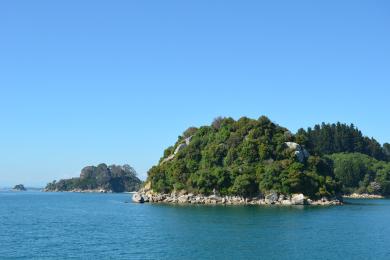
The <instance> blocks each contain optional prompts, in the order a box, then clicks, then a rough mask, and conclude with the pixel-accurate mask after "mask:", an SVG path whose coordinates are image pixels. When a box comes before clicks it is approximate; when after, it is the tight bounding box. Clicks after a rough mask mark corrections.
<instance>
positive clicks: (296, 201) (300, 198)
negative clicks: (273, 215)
mask: <svg viewBox="0 0 390 260" xmlns="http://www.w3.org/2000/svg"><path fill="white" fill-rule="evenodd" d="M291 203H292V204H293V205H305V204H306V198H305V196H304V195H303V194H302V193H301V194H293V195H292V197H291Z"/></svg>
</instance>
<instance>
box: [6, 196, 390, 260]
mask: <svg viewBox="0 0 390 260" xmlns="http://www.w3.org/2000/svg"><path fill="white" fill-rule="evenodd" d="M349 202H351V204H348V205H344V206H334V207H303V206H301V207H300V206H296V207H277V206H274V207H270V206H269V207H258V206H247V207H245V206H189V205H187V206H172V205H151V204H134V203H131V202H130V195H129V194H79V193H41V192H0V258H1V259H14V258H17V259H72V258H74V259H390V201H389V200H349Z"/></svg>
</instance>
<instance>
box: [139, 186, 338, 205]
mask: <svg viewBox="0 0 390 260" xmlns="http://www.w3.org/2000/svg"><path fill="white" fill-rule="evenodd" d="M181 193H185V192H181ZM133 201H134V202H136V203H144V202H151V203H171V204H205V205H281V206H292V205H321V206H329V205H342V204H343V202H342V199H341V198H333V199H327V198H322V199H320V200H310V199H307V198H306V197H305V196H304V195H303V194H293V195H292V196H287V195H283V194H277V193H276V192H272V193H270V194H267V195H266V196H265V197H253V198H244V197H241V196H218V195H209V196H206V195H195V194H192V193H188V194H180V193H176V192H172V193H171V194H162V193H155V192H153V191H152V190H148V189H145V188H144V189H141V190H140V191H139V192H138V193H135V194H134V195H133Z"/></svg>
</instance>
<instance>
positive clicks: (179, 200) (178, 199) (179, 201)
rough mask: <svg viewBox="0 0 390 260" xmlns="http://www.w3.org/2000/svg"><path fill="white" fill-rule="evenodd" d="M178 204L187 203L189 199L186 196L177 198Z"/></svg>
mask: <svg viewBox="0 0 390 260" xmlns="http://www.w3.org/2000/svg"><path fill="white" fill-rule="evenodd" d="M177 201H178V203H188V201H189V198H188V196H187V195H182V196H180V197H178V198H177Z"/></svg>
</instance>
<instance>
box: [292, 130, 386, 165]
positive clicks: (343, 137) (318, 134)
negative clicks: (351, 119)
mask: <svg viewBox="0 0 390 260" xmlns="http://www.w3.org/2000/svg"><path fill="white" fill-rule="evenodd" d="M296 139H297V141H298V142H299V143H301V144H303V145H304V146H305V147H306V149H308V150H309V151H310V152H311V153H313V154H319V155H322V154H333V153H362V154H366V155H369V156H371V157H374V158H375V159H377V160H390V144H388V143H386V144H384V145H383V147H381V145H380V144H379V142H378V141H377V140H375V139H374V138H369V137H367V136H363V134H362V132H361V131H360V130H359V129H357V128H356V127H355V126H354V125H347V124H341V123H337V124H325V123H322V124H321V125H315V126H314V128H308V129H307V130H304V129H299V130H298V133H297V134H296Z"/></svg>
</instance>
